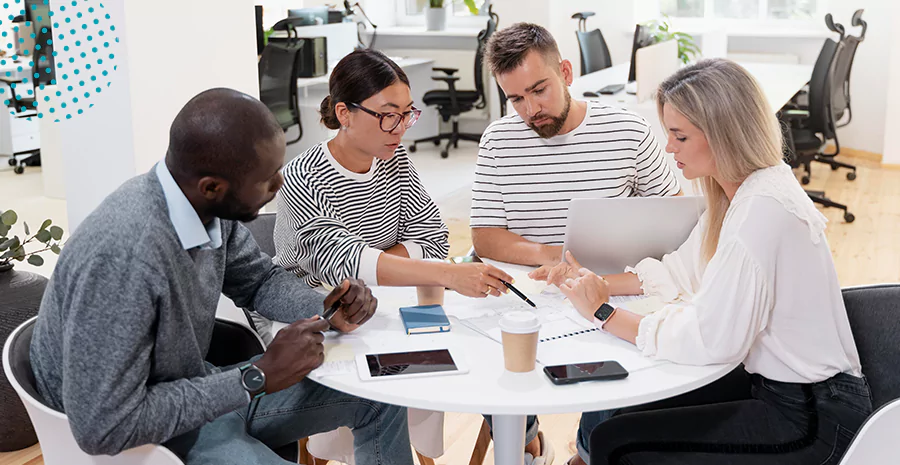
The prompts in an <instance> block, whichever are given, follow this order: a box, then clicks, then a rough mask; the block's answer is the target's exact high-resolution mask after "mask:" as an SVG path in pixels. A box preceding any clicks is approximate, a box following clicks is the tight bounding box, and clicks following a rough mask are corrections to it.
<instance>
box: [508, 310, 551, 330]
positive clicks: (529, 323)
mask: <svg viewBox="0 0 900 465" xmlns="http://www.w3.org/2000/svg"><path fill="white" fill-rule="evenodd" d="M539 329H541V321H540V320H539V319H538V317H537V315H535V314H534V313H531V312H509V313H504V314H503V316H502V317H501V318H500V330H501V331H503V332H505V333H510V334H530V333H533V332H536V331H538V330H539Z"/></svg>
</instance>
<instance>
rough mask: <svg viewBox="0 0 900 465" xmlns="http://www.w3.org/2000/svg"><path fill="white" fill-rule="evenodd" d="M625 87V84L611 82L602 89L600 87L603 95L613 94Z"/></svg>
mask: <svg viewBox="0 0 900 465" xmlns="http://www.w3.org/2000/svg"><path fill="white" fill-rule="evenodd" d="M624 88H625V84H610V85H608V86H606V87H604V88H602V89H600V93H601V94H603V95H612V94H615V93H618V92H620V91H621V90H622V89H624Z"/></svg>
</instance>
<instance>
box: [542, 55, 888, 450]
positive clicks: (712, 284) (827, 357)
mask: <svg viewBox="0 0 900 465" xmlns="http://www.w3.org/2000/svg"><path fill="white" fill-rule="evenodd" d="M657 106H658V111H659V114H660V119H661V120H662V121H663V125H664V126H665V128H666V130H667V132H668V135H669V137H668V147H667V151H668V152H670V153H673V154H674V156H675V159H676V160H677V162H678V167H679V168H680V169H681V170H682V171H683V172H684V176H685V177H686V178H687V179H693V180H699V182H700V184H701V185H702V188H703V192H704V194H705V195H706V198H707V201H708V208H707V211H706V213H705V214H704V215H703V217H702V218H701V219H700V222H699V223H698V224H697V226H696V227H695V229H694V231H693V232H692V233H691V235H690V237H689V238H688V240H687V242H685V243H684V244H683V245H682V246H681V247H680V248H679V249H678V250H677V251H675V252H673V253H671V254H669V255H666V256H665V257H663V259H662V260H654V259H645V260H643V261H641V262H640V263H638V264H637V265H636V266H635V267H634V268H629V269H628V270H626V271H627V272H626V273H624V274H620V275H612V276H606V277H600V276H597V275H595V274H593V273H591V272H590V271H587V270H585V269H581V268H580V266H578V264H577V262H576V261H575V257H572V256H571V255H569V256H568V257H567V258H568V262H569V263H567V264H565V265H560V266H559V267H558V269H556V270H554V271H555V273H554V275H555V276H562V278H557V279H556V280H557V281H558V282H559V286H560V289H561V290H562V291H563V293H564V294H565V295H566V296H568V298H569V299H571V301H572V303H573V304H574V305H575V307H576V308H577V309H578V311H579V313H581V314H582V315H583V316H584V317H585V318H588V319H590V320H592V321H594V322H595V324H597V325H598V326H600V327H602V328H603V329H604V330H605V331H608V332H609V333H611V334H613V335H615V336H617V337H619V338H622V339H625V340H627V341H630V342H632V343H634V344H636V345H637V348H638V349H639V350H641V352H642V353H643V354H644V355H645V356H647V357H651V358H655V359H661V360H670V361H672V362H675V363H682V364H693V365H706V364H715V363H736V362H742V365H740V366H739V367H738V368H737V369H736V370H735V371H733V372H732V373H731V374H729V375H727V376H726V377H724V378H723V379H721V380H719V381H716V382H714V383H712V384H710V385H708V386H706V387H704V388H701V389H699V390H697V391H694V392H691V393H688V394H685V395H683V396H680V397H676V398H673V399H668V400H664V401H661V402H658V403H655V404H651V405H645V406H639V407H636V408H630V409H625V410H620V411H618V412H615V413H612V418H609V419H608V420H606V421H602V422H600V424H599V425H598V426H596V428H592V429H593V432H592V433H590V440H589V446H590V448H589V449H590V463H591V464H593V465H598V464H605V463H618V462H619V461H620V460H622V459H624V461H625V462H627V463H630V464H639V463H653V464H660V463H664V464H669V463H690V464H703V463H741V464H756V463H759V464H772V463H778V464H795V463H796V464H808V463H815V464H825V463H837V462H838V461H839V460H840V457H841V455H842V454H843V452H844V449H845V448H846V447H847V445H848V444H849V442H850V440H851V439H852V437H853V435H854V434H855V433H856V431H857V429H858V428H859V427H860V425H861V424H862V423H863V421H864V420H865V418H866V417H867V416H868V414H869V413H870V412H871V410H872V406H871V401H870V390H869V386H868V384H867V382H866V379H865V377H864V376H863V374H862V371H861V369H860V362H859V355H858V354H857V350H856V345H855V344H854V341H853V335H852V334H851V332H850V325H849V323H848V320H847V313H846V310H845V309H844V303H843V300H842V298H841V289H840V286H839V284H838V279H837V274H836V272H835V269H834V263H833V261H832V258H831V251H830V250H829V247H828V243H827V241H826V238H825V222H826V220H825V218H824V216H822V214H821V213H819V211H818V210H816V208H815V207H814V206H813V204H812V202H811V201H810V200H809V198H808V197H807V196H806V194H805V193H804V191H803V189H801V187H800V185H799V184H798V183H797V181H796V179H795V178H794V176H793V173H792V172H791V169H790V168H789V167H788V166H787V165H786V164H784V163H783V161H782V140H781V131H780V128H779V126H778V122H777V120H776V118H775V113H774V112H773V111H772V109H771V108H769V106H768V104H767V101H766V99H765V97H764V96H763V94H762V92H761V90H760V88H759V86H758V85H757V83H756V82H755V81H754V79H753V77H752V76H750V75H749V74H748V73H747V71H746V70H744V69H743V68H741V67H740V66H739V65H737V64H735V63H733V62H731V61H727V60H722V59H717V60H705V61H702V62H700V63H698V64H696V65H693V66H690V67H687V68H684V69H682V70H681V71H679V72H678V73H676V74H675V75H673V76H672V77H670V78H669V79H668V80H666V81H665V82H664V83H663V84H662V85H661V86H660V89H659V94H658V96H657ZM574 270H577V271H574ZM642 292H643V293H644V294H655V295H658V296H660V297H661V298H662V299H663V300H665V301H666V302H670V304H669V305H667V306H666V307H665V308H663V309H662V310H661V311H659V312H656V313H654V314H651V315H648V316H646V317H641V316H638V315H635V314H633V313H630V312H628V311H626V310H623V309H613V308H612V307H609V305H608V304H607V301H608V299H609V296H610V295H620V294H639V293H642ZM601 320H602V321H601ZM591 415H598V414H590V413H589V414H585V417H586V418H589V417H591ZM608 415H609V414H608V413H601V414H599V418H601V419H603V417H606V416H608ZM591 426H592V425H588V424H586V422H585V421H584V420H583V421H582V429H583V430H584V429H586V428H590V427H591ZM582 434H583V435H586V434H588V431H582ZM579 442H580V443H583V442H584V441H583V436H582V437H579ZM580 445H584V444H580ZM582 458H586V457H582ZM580 462H581V459H580V458H574V459H573V460H572V461H571V462H570V463H580Z"/></svg>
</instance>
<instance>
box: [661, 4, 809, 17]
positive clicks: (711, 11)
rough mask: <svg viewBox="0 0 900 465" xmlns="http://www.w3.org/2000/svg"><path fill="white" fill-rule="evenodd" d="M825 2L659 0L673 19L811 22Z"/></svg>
mask: <svg viewBox="0 0 900 465" xmlns="http://www.w3.org/2000/svg"><path fill="white" fill-rule="evenodd" d="M824 3H825V0H659V10H660V13H662V14H664V15H668V16H671V17H673V18H695V19H743V20H756V21H769V20H792V21H811V20H817V19H818V18H819V16H823V15H824V13H823V12H820V11H819V9H820V8H821V7H823V6H824V5H823V4H824ZM820 13H821V14H820Z"/></svg>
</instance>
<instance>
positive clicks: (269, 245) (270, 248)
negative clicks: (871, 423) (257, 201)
mask: <svg viewBox="0 0 900 465" xmlns="http://www.w3.org/2000/svg"><path fill="white" fill-rule="evenodd" d="M244 226H246V227H247V229H249V230H250V234H251V235H252V236H253V238H254V239H256V243H257V244H258V245H259V250H262V253H264V254H266V255H268V256H270V257H274V256H275V238H274V237H273V236H274V234H275V214H274V213H260V214H259V216H257V217H256V219H254V220H253V221H250V222H248V223H244Z"/></svg>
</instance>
